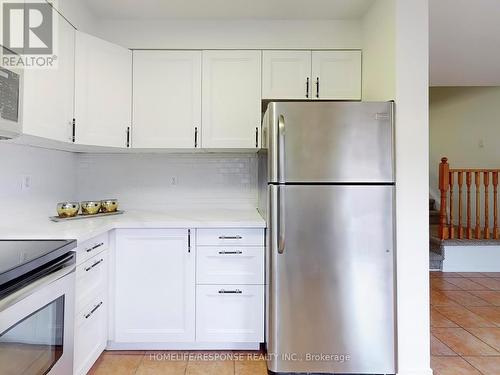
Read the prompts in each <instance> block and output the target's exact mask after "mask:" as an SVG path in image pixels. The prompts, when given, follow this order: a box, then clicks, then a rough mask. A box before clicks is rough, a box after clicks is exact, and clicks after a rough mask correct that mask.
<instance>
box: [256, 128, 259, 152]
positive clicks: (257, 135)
mask: <svg viewBox="0 0 500 375" xmlns="http://www.w3.org/2000/svg"><path fill="white" fill-rule="evenodd" d="M255 147H256V148H259V127H258V126H256V127H255Z"/></svg>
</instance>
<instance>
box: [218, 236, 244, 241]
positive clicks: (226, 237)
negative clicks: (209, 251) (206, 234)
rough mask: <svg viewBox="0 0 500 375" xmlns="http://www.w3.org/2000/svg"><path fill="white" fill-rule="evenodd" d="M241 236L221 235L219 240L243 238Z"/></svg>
mask: <svg viewBox="0 0 500 375" xmlns="http://www.w3.org/2000/svg"><path fill="white" fill-rule="evenodd" d="M242 238H243V237H241V236H219V240H241V239H242Z"/></svg>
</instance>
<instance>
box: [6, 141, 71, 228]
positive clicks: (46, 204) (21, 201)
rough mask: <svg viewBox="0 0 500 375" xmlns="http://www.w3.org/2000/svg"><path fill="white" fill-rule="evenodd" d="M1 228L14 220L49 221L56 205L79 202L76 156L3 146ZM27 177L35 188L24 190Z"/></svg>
mask: <svg viewBox="0 0 500 375" xmlns="http://www.w3.org/2000/svg"><path fill="white" fill-rule="evenodd" d="M0 161H1V165H2V168H1V172H0V202H2V203H1V206H2V209H1V210H0V225H1V223H2V222H4V221H10V220H11V217H13V216H15V217H16V218H19V219H21V221H22V218H23V217H24V218H26V217H28V216H30V217H33V216H35V217H37V218H43V219H45V218H46V217H47V216H52V215H54V214H56V212H55V208H56V203H57V202H61V201H66V200H74V199H76V169H75V167H76V155H75V154H72V153H69V152H64V151H54V150H45V149H41V148H35V147H30V146H22V145H13V144H9V143H6V142H5V141H4V142H0ZM23 176H30V177H31V188H30V189H29V190H24V191H22V190H21V181H22V177H23Z"/></svg>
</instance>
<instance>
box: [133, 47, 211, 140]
mask: <svg viewBox="0 0 500 375" xmlns="http://www.w3.org/2000/svg"><path fill="white" fill-rule="evenodd" d="M133 82H134V86H133V87H134V100H133V102H134V105H133V116H134V119H133V145H134V147H135V148H194V147H201V144H200V142H199V135H200V133H201V51H134V79H133ZM196 138H198V139H196Z"/></svg>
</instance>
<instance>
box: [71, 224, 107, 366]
mask: <svg viewBox="0 0 500 375" xmlns="http://www.w3.org/2000/svg"><path fill="white" fill-rule="evenodd" d="M93 244H95V245H93ZM107 246H108V242H107V234H105V235H102V236H100V237H96V238H94V239H91V240H89V241H87V242H85V243H83V244H81V245H80V246H79V247H78V248H77V267H76V283H75V333H74V342H75V346H74V361H73V373H74V374H76V375H84V374H86V373H87V372H88V371H89V370H90V368H91V367H92V365H93V364H94V362H95V361H96V360H97V359H98V358H99V356H100V355H101V353H102V352H103V350H104V349H105V348H106V345H107V341H108V272H109V264H108V250H107ZM89 249H91V250H90V251H88V250H89ZM90 254H92V256H91V257H89V256H90Z"/></svg>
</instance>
